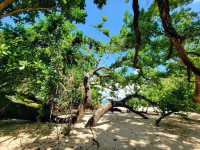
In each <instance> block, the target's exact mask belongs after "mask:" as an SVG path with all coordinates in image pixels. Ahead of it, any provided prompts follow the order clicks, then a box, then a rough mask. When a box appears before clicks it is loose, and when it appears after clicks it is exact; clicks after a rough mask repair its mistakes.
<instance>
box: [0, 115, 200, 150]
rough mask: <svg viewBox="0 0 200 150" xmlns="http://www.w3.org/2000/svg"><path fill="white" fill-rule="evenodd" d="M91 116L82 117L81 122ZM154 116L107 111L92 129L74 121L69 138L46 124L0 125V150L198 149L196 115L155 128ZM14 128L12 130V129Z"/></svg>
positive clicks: (198, 118) (169, 120)
mask: <svg viewBox="0 0 200 150" xmlns="http://www.w3.org/2000/svg"><path fill="white" fill-rule="evenodd" d="M90 116H91V115H89V114H87V115H85V117H84V118H83V120H84V123H86V120H88V118H89V117H90ZM155 117H157V116H151V118H150V119H148V120H144V119H141V118H140V117H139V116H137V115H135V114H133V113H117V112H115V113H108V114H106V115H105V116H104V117H103V118H102V119H101V120H100V121H99V123H98V125H97V127H95V128H93V133H94V136H95V139H96V140H97V141H98V143H99V144H100V147H99V148H97V144H96V143H95V142H94V141H93V140H92V139H93V136H92V133H91V131H90V129H86V128H84V124H83V123H77V124H76V125H75V126H74V129H73V130H72V131H71V135H70V136H69V137H64V136H59V131H60V126H59V127H57V128H56V127H54V128H53V129H49V128H48V127H47V124H46V125H44V124H42V125H39V126H38V124H37V125H36V124H25V125H24V124H20V125H16V126H15V125H13V126H14V127H13V126H11V127H9V126H8V130H9V131H5V129H1V126H0V150H18V149H19V150H21V149H25V150H28V149H30V150H46V149H48V150H51V149H52V150H73V149H76V150H96V149H99V150H122V149H130V150H135V149H137V150H140V149H142V150H200V115H198V114H194V113H193V114H191V115H190V118H192V119H195V120H194V121H186V120H183V119H179V118H178V117H177V116H175V115H174V116H171V117H169V118H167V119H165V120H163V122H161V126H160V127H155V126H154V122H155ZM12 127H13V128H14V129H13V128H12Z"/></svg>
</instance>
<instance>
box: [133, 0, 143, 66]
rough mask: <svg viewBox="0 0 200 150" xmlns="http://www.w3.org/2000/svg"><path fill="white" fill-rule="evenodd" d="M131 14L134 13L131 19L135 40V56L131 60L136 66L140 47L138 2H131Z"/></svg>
mask: <svg viewBox="0 0 200 150" xmlns="http://www.w3.org/2000/svg"><path fill="white" fill-rule="evenodd" d="M132 7H133V12H134V17H133V30H134V32H135V38H136V43H135V55H134V58H133V64H134V66H136V64H137V62H138V53H139V49H140V46H141V33H140V29H139V14H140V11H139V3H138V0H133V6H132Z"/></svg>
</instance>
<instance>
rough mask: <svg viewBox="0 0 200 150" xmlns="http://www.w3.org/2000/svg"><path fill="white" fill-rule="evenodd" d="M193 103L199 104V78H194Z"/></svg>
mask: <svg viewBox="0 0 200 150" xmlns="http://www.w3.org/2000/svg"><path fill="white" fill-rule="evenodd" d="M194 102H195V103H198V104H200V76H196V80H195V94H194Z"/></svg>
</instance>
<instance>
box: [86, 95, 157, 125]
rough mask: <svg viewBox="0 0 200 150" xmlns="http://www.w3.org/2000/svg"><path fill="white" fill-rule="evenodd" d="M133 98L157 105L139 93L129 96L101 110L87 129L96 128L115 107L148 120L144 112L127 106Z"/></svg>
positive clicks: (90, 121)
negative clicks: (123, 108) (125, 109)
mask: <svg viewBox="0 0 200 150" xmlns="http://www.w3.org/2000/svg"><path fill="white" fill-rule="evenodd" d="M132 98H138V99H143V100H144V101H147V102H148V103H149V104H151V105H153V106H155V105H157V104H156V103H155V102H152V101H151V100H150V99H148V98H146V97H145V96H142V95H139V94H137V93H135V94H132V95H128V96H127V97H125V98H123V99H122V100H120V101H111V102H109V103H108V104H107V105H105V106H104V107H103V108H100V109H99V110H97V111H96V112H95V114H94V115H93V116H92V117H91V118H90V119H89V120H88V122H87V124H86V126H85V127H94V126H96V124H97V122H98V121H99V120H100V118H101V117H102V116H103V115H104V114H105V113H107V112H108V111H109V110H111V109H113V108H114V107H125V108H127V109H128V110H129V111H131V112H133V113H135V114H137V115H139V116H141V117H142V118H144V119H148V117H147V116H146V115H144V114H143V113H142V112H139V111H137V110H134V109H133V108H132V107H131V106H129V105H127V102H128V101H129V100H130V99H132Z"/></svg>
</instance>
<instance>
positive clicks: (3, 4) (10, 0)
mask: <svg viewBox="0 0 200 150" xmlns="http://www.w3.org/2000/svg"><path fill="white" fill-rule="evenodd" d="M14 1H15V0H4V1H3V2H1V3H0V11H2V10H3V9H5V8H6V7H7V6H8V5H10V4H12V3H13V2H14Z"/></svg>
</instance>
